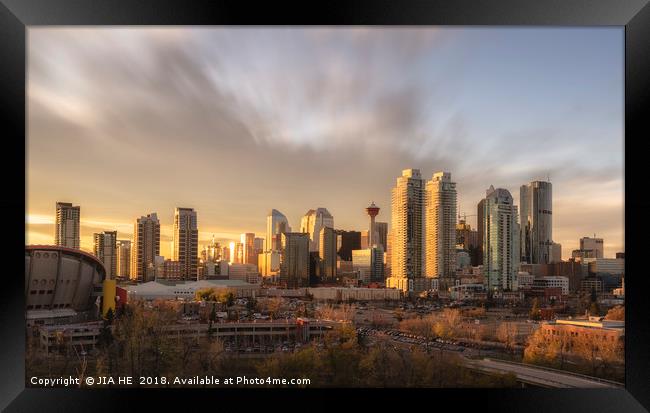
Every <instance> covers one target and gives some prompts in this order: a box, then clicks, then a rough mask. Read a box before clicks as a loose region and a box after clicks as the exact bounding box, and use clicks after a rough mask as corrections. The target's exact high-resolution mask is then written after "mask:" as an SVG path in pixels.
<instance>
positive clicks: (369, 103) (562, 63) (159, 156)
mask: <svg viewBox="0 0 650 413" xmlns="http://www.w3.org/2000/svg"><path fill="white" fill-rule="evenodd" d="M621 36H622V32H621V31H616V30H610V29H579V30H576V29H573V30H563V29H537V30H517V29H487V28H486V29H461V28H369V27H368V28H314V29H300V28H293V29H292V28H282V29H271V28H254V29H245V28H169V29H148V28H147V29H144V28H103V29H94V28H31V29H30V30H29V56H28V82H29V83H28V141H27V145H28V148H27V165H28V170H27V179H28V184H27V188H28V199H27V204H28V215H29V216H33V217H34V218H33V220H34V221H33V222H32V221H30V219H29V218H28V219H27V223H28V228H31V226H32V225H38V224H45V223H47V222H46V221H47V218H46V217H48V216H51V214H52V210H53V205H54V202H55V201H57V200H72V201H74V202H76V203H80V204H81V205H82V217H84V218H83V219H87V221H84V226H87V227H88V228H91V227H92V228H104V229H111V228H113V229H118V230H119V231H120V232H124V233H125V234H128V233H130V232H131V231H132V222H133V220H134V219H135V218H136V217H138V216H140V215H143V214H146V213H149V212H152V211H157V212H158V213H159V216H160V217H161V220H162V222H163V223H164V224H165V225H167V226H169V224H170V223H171V219H172V216H173V209H174V207H176V206H180V204H182V205H184V206H191V207H194V208H196V209H197V211H198V213H199V224H200V226H201V231H202V233H209V234H210V237H211V234H212V233H213V232H214V233H215V234H221V236H223V238H230V237H233V236H234V238H237V234H239V233H241V232H246V231H254V232H257V233H262V232H263V231H264V228H265V221H264V220H265V214H266V212H267V211H268V210H269V209H270V208H277V209H280V210H281V211H283V212H284V213H285V214H286V215H287V216H288V217H289V219H290V221H291V224H292V225H293V226H297V225H298V222H299V219H300V216H301V215H302V214H304V212H305V211H306V210H308V209H309V208H314V207H318V206H324V207H327V208H328V209H329V210H330V211H331V212H332V213H333V215H334V217H335V221H336V225H337V226H339V227H342V228H357V229H359V228H364V227H365V225H366V218H367V217H366V216H365V214H364V213H363V208H364V207H365V206H366V205H367V203H368V202H369V201H370V200H374V201H376V202H377V203H378V204H379V205H380V206H381V207H382V211H381V213H380V218H381V219H383V220H386V221H388V220H389V215H390V214H389V210H390V208H389V206H390V188H391V187H392V186H393V185H394V182H395V178H396V177H397V176H398V175H399V174H400V171H401V170H402V169H404V168H408V167H416V168H421V169H422V172H423V174H424V175H425V176H429V175H430V174H432V173H433V172H434V171H438V170H448V171H451V172H452V177H453V178H454V179H455V180H456V182H457V184H458V189H459V200H460V205H459V211H461V212H467V213H475V212H474V211H475V209H476V203H477V202H478V201H479V200H480V199H481V197H482V196H484V193H485V189H486V188H487V187H488V186H489V185H491V184H493V185H495V186H499V187H505V188H508V189H509V190H510V191H511V192H512V193H513V195H514V196H515V199H516V200H517V199H518V188H519V185H521V184H523V183H525V182H527V181H530V180H533V179H540V178H544V177H545V176H546V175H547V174H550V176H551V180H552V181H553V185H554V199H555V211H554V217H555V233H556V234H558V236H559V234H562V237H564V238H566V240H569V239H571V237H573V239H575V240H576V242H577V238H578V237H579V236H581V235H582V234H581V233H582V232H584V230H586V229H587V227H589V228H593V231H592V230H590V231H589V232H594V231H595V232H603V233H604V232H605V228H607V231H608V232H607V233H608V235H607V236H608V240H606V249H607V248H619V247H620V248H622V239H623V235H622V234H623V232H622V231H623V225H622V218H621V217H622V210H623V204H622V196H621V194H622V175H623V171H622V159H623V156H622V86H623V84H622V67H623V61H622V44H623V43H622V41H620V42H619V40H621V39H622V37H621ZM531 45H532V46H531ZM604 85H605V86H604ZM52 176H56V177H57V179H52ZM580 202H582V203H583V204H588V205H589V208H590V209H589V211H593V213H592V212H590V213H589V215H588V216H589V219H590V220H591V221H589V222H591V224H589V223H588V222H585V223H584V224H580V226H574V225H573V224H572V223H574V222H576V221H575V220H576V219H578V217H577V216H576V215H575V211H577V210H578V208H576V205H582V204H580ZM615 211H621V213H620V214H618V213H615ZM38 217H40V218H38ZM567 217H571V218H570V219H567ZM39 219H40V221H39ZM470 222H473V221H472V220H471V219H470ZM601 228H603V229H601ZM616 228H618V230H616ZM165 231H167V230H165ZM578 232H581V233H580V234H578ZM165 234H168V233H167V232H165ZM169 234H170V233H169ZM169 234H168V235H165V236H166V237H169V236H170V235H169ZM610 246H611V247H610ZM614 252H615V251H614ZM608 253H610V254H611V253H612V250H609V251H608ZM565 255H566V251H565Z"/></svg>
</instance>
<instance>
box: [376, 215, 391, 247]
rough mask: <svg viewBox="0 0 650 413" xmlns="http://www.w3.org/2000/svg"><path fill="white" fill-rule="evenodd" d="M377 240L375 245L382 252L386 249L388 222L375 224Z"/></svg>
mask: <svg viewBox="0 0 650 413" xmlns="http://www.w3.org/2000/svg"><path fill="white" fill-rule="evenodd" d="M375 232H376V233H377V240H376V241H375V243H376V244H377V245H378V246H380V247H381V248H382V249H383V250H384V251H386V249H387V248H388V222H375Z"/></svg>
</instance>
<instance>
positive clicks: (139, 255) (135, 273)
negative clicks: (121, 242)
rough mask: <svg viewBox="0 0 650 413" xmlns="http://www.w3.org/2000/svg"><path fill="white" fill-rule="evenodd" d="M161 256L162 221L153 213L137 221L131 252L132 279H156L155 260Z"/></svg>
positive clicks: (144, 280) (145, 280)
mask: <svg viewBox="0 0 650 413" xmlns="http://www.w3.org/2000/svg"><path fill="white" fill-rule="evenodd" d="M159 255H160V221H158V215H157V214H156V213H155V212H153V213H151V214H149V215H147V216H142V217H140V218H138V219H137V220H136V221H135V226H134V229H133V249H132V251H131V279H133V280H139V281H143V282H147V281H151V280H153V277H154V272H153V270H152V269H153V265H154V258H155V257H156V256H159Z"/></svg>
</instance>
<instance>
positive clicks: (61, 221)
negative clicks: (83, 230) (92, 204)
mask: <svg viewBox="0 0 650 413" xmlns="http://www.w3.org/2000/svg"><path fill="white" fill-rule="evenodd" d="M80 211H81V207H79V206H78V205H77V206H73V205H72V204H71V203H69V202H57V203H56V223H55V226H54V244H55V245H58V246H60V247H67V248H74V249H79V248H80V236H79V228H80V225H79V221H80V216H81V212H80Z"/></svg>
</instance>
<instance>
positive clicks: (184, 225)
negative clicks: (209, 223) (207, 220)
mask: <svg viewBox="0 0 650 413" xmlns="http://www.w3.org/2000/svg"><path fill="white" fill-rule="evenodd" d="M173 260H174V261H178V262H180V263H181V264H180V265H181V268H182V269H181V271H182V278H183V279H186V280H195V279H196V277H197V272H196V268H197V266H198V261H199V227H198V223H197V217H196V211H195V210H194V209H192V208H176V210H175V211H174V250H173Z"/></svg>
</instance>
